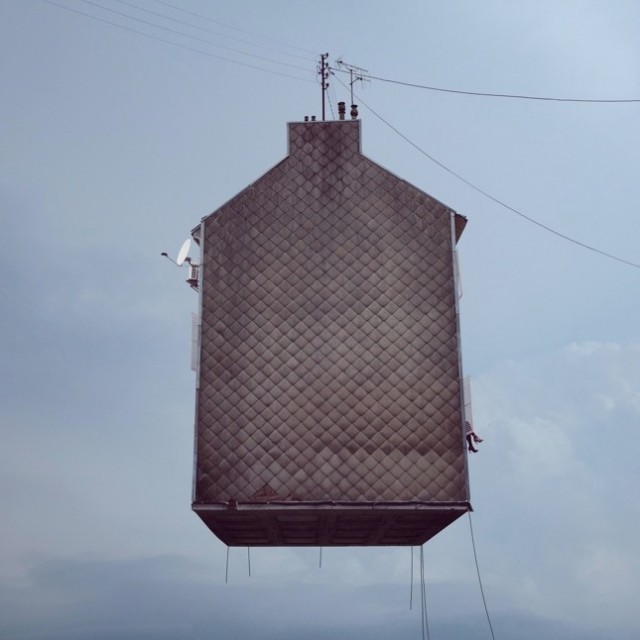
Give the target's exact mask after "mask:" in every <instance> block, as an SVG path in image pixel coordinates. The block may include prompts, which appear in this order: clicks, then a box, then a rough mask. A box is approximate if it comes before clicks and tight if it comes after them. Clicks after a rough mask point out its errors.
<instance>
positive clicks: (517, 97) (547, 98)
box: [331, 67, 640, 104]
mask: <svg viewBox="0 0 640 640" xmlns="http://www.w3.org/2000/svg"><path fill="white" fill-rule="evenodd" d="M331 71H337V72H338V73H347V74H348V73H349V71H348V70H345V69H340V68H336V67H331ZM360 75H361V76H362V78H363V79H364V80H379V81H380V82H388V83H391V84H398V85H401V86H403V87H412V88H414V89H425V90H427V91H438V92H441V93H455V94H459V95H465V96H476V97H483V98H510V99H513V100H538V101H544V102H583V103H596V104H623V103H633V102H640V98H560V97H552V96H534V95H525V94H514V93H488V92H483V91H465V90H462V89H446V88H444V87H435V86H429V85H425V84H418V83H415V82H403V81H402V80H393V79H391V78H382V77H381V76H374V75H372V74H370V73H365V74H360Z"/></svg>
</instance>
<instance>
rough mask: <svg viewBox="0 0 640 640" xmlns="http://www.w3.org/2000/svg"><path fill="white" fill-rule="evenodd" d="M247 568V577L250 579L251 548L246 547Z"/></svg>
mask: <svg viewBox="0 0 640 640" xmlns="http://www.w3.org/2000/svg"><path fill="white" fill-rule="evenodd" d="M247 566H248V568H249V577H251V547H247Z"/></svg>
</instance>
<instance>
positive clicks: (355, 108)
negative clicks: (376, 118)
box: [350, 104, 358, 120]
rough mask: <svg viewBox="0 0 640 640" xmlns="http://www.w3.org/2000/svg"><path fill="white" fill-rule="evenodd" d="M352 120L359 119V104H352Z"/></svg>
mask: <svg viewBox="0 0 640 640" xmlns="http://www.w3.org/2000/svg"><path fill="white" fill-rule="evenodd" d="M350 115H351V119H352V120H355V119H356V118H357V117H358V105H357V104H352V105H351V112H350Z"/></svg>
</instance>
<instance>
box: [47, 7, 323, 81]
mask: <svg viewBox="0 0 640 640" xmlns="http://www.w3.org/2000/svg"><path fill="white" fill-rule="evenodd" d="M40 1H41V2H44V3H46V4H49V5H52V6H54V7H58V8H60V9H64V10H65V11H69V12H71V13H76V14H78V15H81V16H85V17H86V18H90V19H91V20H96V21H97V22H102V23H103V24H108V25H110V26H112V27H117V28H118V29H123V30H124V31H129V32H131V33H135V34H137V35H140V36H144V37H145V38H149V39H151V40H157V41H158V42H164V43H165V44H170V45H172V46H174V47H178V48H180V49H185V50H186V51H191V52H193V53H198V54H200V55H203V56H207V57H208V58H214V59H215V60H221V61H223V62H228V63H230V64H235V65H238V66H241V67H245V68H248V69H255V70H256V71H263V72H264V73H270V74H273V75H276V76H282V77H285V78H292V79H294V80H299V81H301V82H311V83H315V81H314V80H311V79H309V78H301V77H300V76H294V75H292V74H290V73H284V72H282V71H275V70H273V69H266V68H265V67H259V66H257V65H254V64H249V63H247V62H241V61H240V60H233V59H232V58H227V57H225V56H220V55H217V54H215V53H211V52H209V51H203V50H202V49H196V48H195V47H190V46H188V45H185V44H180V43H179V42H175V41H173V40H167V39H166V38H161V37H159V36H154V35H152V34H150V33H145V32H144V31H140V30H139V29H134V28H133V27H128V26H126V25H123V24H119V23H118V22H113V21H111V20H107V19H106V18H100V17H99V16H96V15H93V14H90V13H85V12H84V11H79V10H78V9H73V8H71V7H67V6H65V5H63V4H59V3H58V2H54V1H53V0H40Z"/></svg>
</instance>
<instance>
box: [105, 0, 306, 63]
mask: <svg viewBox="0 0 640 640" xmlns="http://www.w3.org/2000/svg"><path fill="white" fill-rule="evenodd" d="M116 2H119V3H120V4H124V5H126V6H128V7H132V8H133V9H137V10H138V11H144V12H145V13H148V14H150V15H153V16H158V17H160V18H162V19H164V20H170V21H171V22H175V23H176V24H182V25H185V26H187V27H190V28H192V29H198V30H200V31H205V32H206V33H210V34H212V35H214V36H220V37H222V38H228V39H229V40H235V41H236V42H240V43H242V44H246V45H248V46H250V47H256V48H258V49H264V50H265V51H271V52H272V53H277V54H279V55H283V56H289V57H293V58H300V59H302V60H306V61H307V62H314V61H313V60H311V59H310V58H308V57H304V56H300V55H297V54H292V53H287V52H285V51H281V50H279V49H274V48H273V47H265V46H264V45H261V44H257V43H255V42H250V41H249V40H242V39H240V38H237V37H236V36H232V35H228V34H225V33H220V32H219V31H214V30H213V29H209V28H207V27H202V26H200V25H197V24H193V23H192V22H186V21H184V20H178V19H177V18H172V17H171V16H168V15H167V14H166V13H160V12H159V11H152V10H151V9H145V8H144V7H140V6H138V5H136V4H134V3H133V2H127V0H116ZM297 68H299V67H297Z"/></svg>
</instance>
